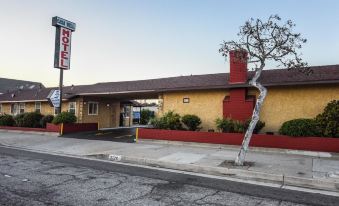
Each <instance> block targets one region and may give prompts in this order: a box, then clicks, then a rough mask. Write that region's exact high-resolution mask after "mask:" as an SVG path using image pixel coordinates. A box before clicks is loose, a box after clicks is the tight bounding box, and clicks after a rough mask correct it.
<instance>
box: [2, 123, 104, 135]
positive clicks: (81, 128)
mask: <svg viewBox="0 0 339 206" xmlns="http://www.w3.org/2000/svg"><path fill="white" fill-rule="evenodd" d="M0 129H5V130H17V131H33V132H58V133H60V132H61V134H67V133H73V132H87V131H96V130H98V124H97V123H74V124H63V125H62V126H61V124H58V125H55V124H52V123H47V124H46V128H29V127H9V126H0Z"/></svg>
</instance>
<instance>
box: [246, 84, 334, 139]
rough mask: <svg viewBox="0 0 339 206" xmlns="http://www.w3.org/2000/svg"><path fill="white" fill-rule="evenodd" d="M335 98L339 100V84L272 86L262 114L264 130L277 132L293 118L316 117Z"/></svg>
mask: <svg viewBox="0 0 339 206" xmlns="http://www.w3.org/2000/svg"><path fill="white" fill-rule="evenodd" d="M250 93H253V92H250ZM334 99H336V100H339V85H336V86H334V85H332V86H330V85H326V86H293V87H271V88H269V89H268V94H267V97H266V99H265V102H264V105H263V107H262V111H261V114H260V120H262V121H264V122H265V123H266V126H265V127H264V129H263V132H266V131H272V132H277V131H278V130H279V128H280V126H281V125H282V123H284V122H285V121H288V120H291V119H295V118H314V117H315V116H316V115H317V114H319V113H321V112H322V111H323V109H324V107H325V106H326V105H327V103H328V102H330V101H331V100H334Z"/></svg>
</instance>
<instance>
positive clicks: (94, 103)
mask: <svg viewBox="0 0 339 206" xmlns="http://www.w3.org/2000/svg"><path fill="white" fill-rule="evenodd" d="M91 104H93V105H97V111H96V113H93V114H90V113H89V110H90V105H91ZM87 105H88V109H87V114H88V115H91V116H92V115H99V102H88V103H87Z"/></svg>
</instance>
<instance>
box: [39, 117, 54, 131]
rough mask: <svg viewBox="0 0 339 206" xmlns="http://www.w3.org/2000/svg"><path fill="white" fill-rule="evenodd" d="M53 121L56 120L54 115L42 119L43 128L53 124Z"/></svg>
mask: <svg viewBox="0 0 339 206" xmlns="http://www.w3.org/2000/svg"><path fill="white" fill-rule="evenodd" d="M53 119H54V116H53V115H46V116H44V117H42V119H41V121H40V125H41V127H43V128H46V124H47V123H51V122H52V121H53Z"/></svg>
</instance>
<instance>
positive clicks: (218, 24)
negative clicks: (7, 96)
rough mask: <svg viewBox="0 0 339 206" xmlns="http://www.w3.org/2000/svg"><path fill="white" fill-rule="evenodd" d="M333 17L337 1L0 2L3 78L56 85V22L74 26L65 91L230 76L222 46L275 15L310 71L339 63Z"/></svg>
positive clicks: (338, 17)
mask: <svg viewBox="0 0 339 206" xmlns="http://www.w3.org/2000/svg"><path fill="white" fill-rule="evenodd" d="M338 11H339V1H337V0H321V1H320V0H319V1H318V0H299V1H295V0H284V1H281V0H276V1H274V0H256V1H253V0H247V1H246V0H242V1H241V0H239V1H231V0H229V1H227V0H204V1H203V0H121V1H115V0H91V1H90V0H0V25H1V27H0V77H3V78H12V79H20V80H28V81H37V82H42V83H43V84H44V85H45V86H49V87H51V86H58V83H59V70H58V69H56V68H54V67H53V61H54V41H55V27H53V26H52V25H51V22H52V17H53V16H59V17H62V18H65V19H67V20H70V21H72V22H75V23H76V24H77V28H76V31H75V32H74V33H73V34H72V54H71V68H70V70H67V71H65V72H64V85H72V84H74V85H82V84H94V83H97V82H114V81H129V80H140V79H154V78H161V77H173V76H181V75H191V74H193V75H195V74H209V73H223V72H229V62H227V61H225V59H224V58H223V57H222V56H221V55H220V54H219V53H218V49H219V47H220V44H221V43H222V41H223V40H236V39H237V35H236V34H237V33H238V31H239V27H240V26H241V25H243V24H244V22H245V21H246V20H248V19H249V18H261V19H267V18H268V17H269V16H270V15H272V14H278V15H279V16H280V17H281V18H282V19H283V20H287V19H291V20H292V21H293V22H294V23H296V28H295V31H296V32H300V33H301V34H302V35H303V37H305V38H307V40H308V42H307V44H306V45H305V46H304V47H303V48H302V50H301V52H302V53H303V59H304V60H305V61H306V62H308V64H309V65H314V66H316V65H331V64H339V12H338ZM269 67H270V65H268V66H267V68H269Z"/></svg>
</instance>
